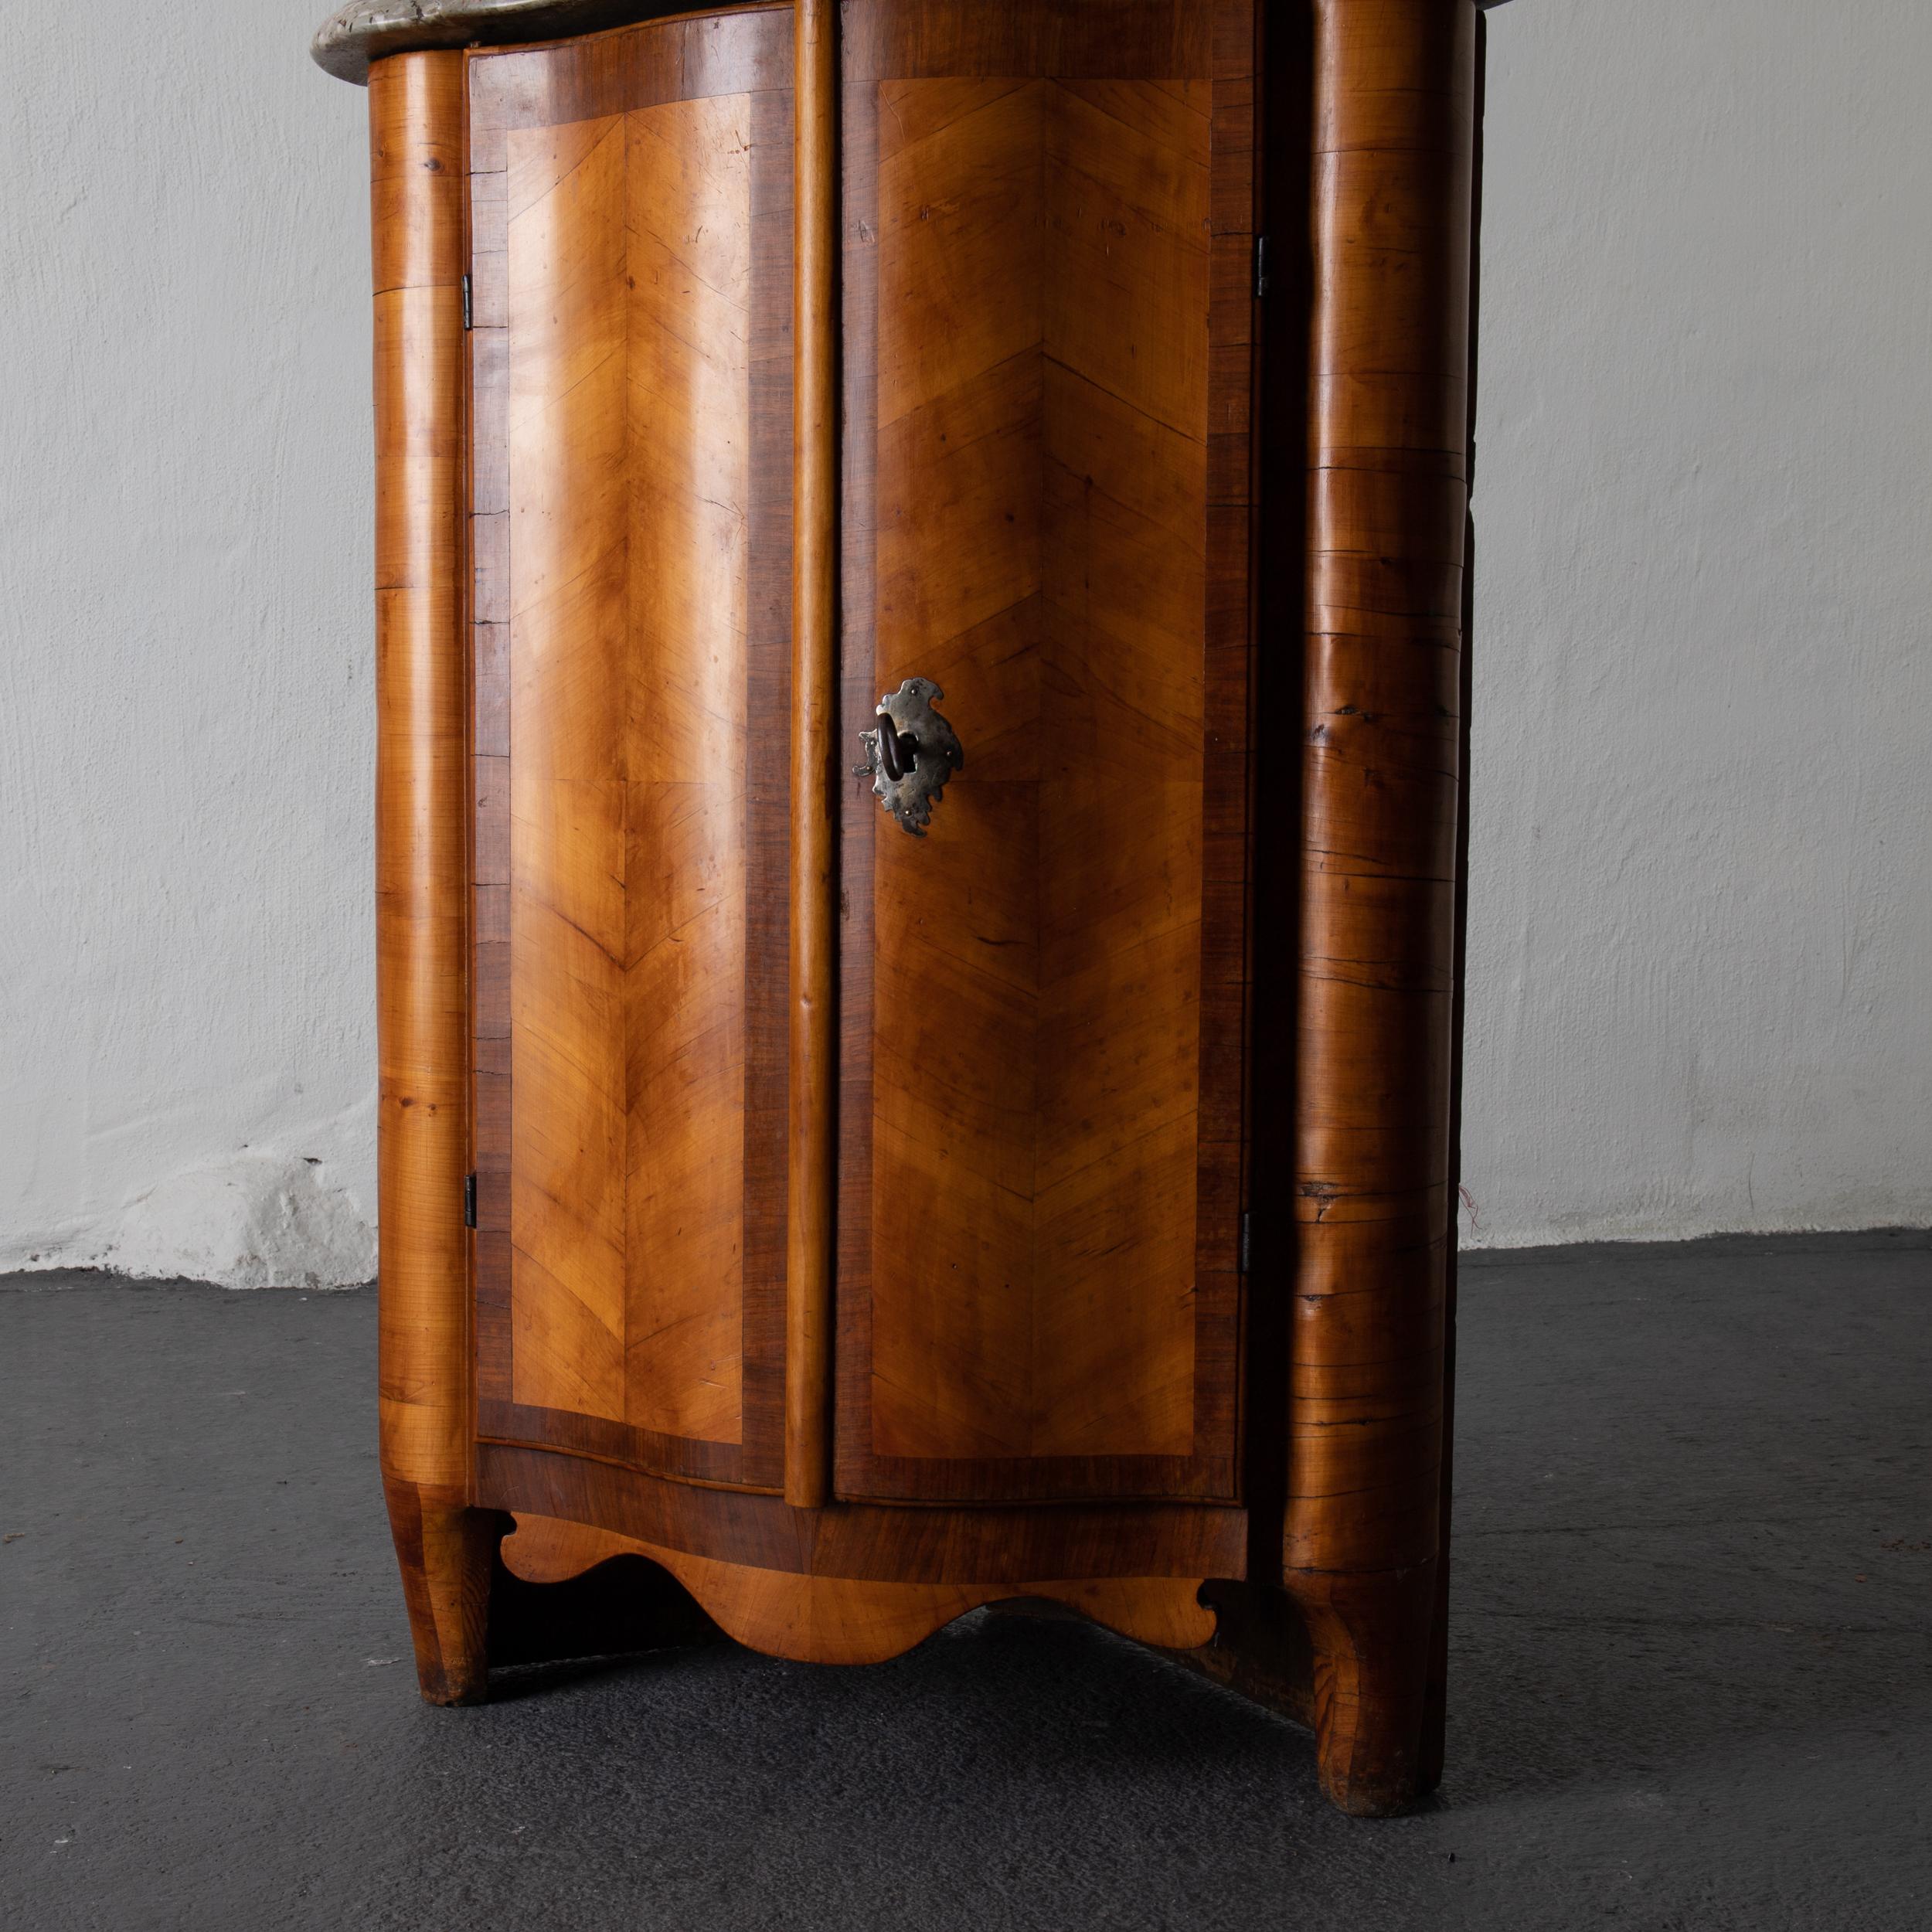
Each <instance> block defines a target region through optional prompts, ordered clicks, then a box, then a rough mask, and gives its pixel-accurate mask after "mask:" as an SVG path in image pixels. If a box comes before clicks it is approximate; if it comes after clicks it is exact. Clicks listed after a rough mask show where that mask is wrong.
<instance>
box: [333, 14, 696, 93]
mask: <svg viewBox="0 0 1932 1932" xmlns="http://www.w3.org/2000/svg"><path fill="white" fill-rule="evenodd" d="M691 5H692V0H349V5H346V6H345V7H342V8H341V9H338V11H337V12H334V13H332V14H331V15H329V17H328V19H326V20H325V21H324V22H322V24H321V26H320V27H319V28H318V29H317V30H316V34H315V39H314V40H312V41H311V43H309V49H308V50H309V53H311V55H312V56H314V58H315V64H316V66H318V67H320V68H321V70H323V71H324V72H325V73H332V74H333V75H335V77H336V79H337V80H348V81H352V82H353V83H355V85H356V86H357V87H364V86H366V85H367V84H368V81H369V63H370V62H371V61H372V60H381V59H382V58H383V56H385V55H386V54H392V53H415V52H417V51H420V50H421V49H425V48H431V47H469V46H478V45H482V46H489V45H492V44H495V43H502V42H507V41H518V40H562V39H566V38H568V37H569V36H570V35H573V34H579V33H597V32H601V31H602V30H603V29H604V28H606V27H624V26H631V24H632V23H633V22H636V21H639V20H648V19H651V18H652V17H653V16H654V15H658V14H665V13H683V12H689V9H690V7H691Z"/></svg>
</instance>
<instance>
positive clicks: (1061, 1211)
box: [316, 0, 1475, 1812]
mask: <svg viewBox="0 0 1932 1932" xmlns="http://www.w3.org/2000/svg"><path fill="white" fill-rule="evenodd" d="M1264 15H1265V16H1266V26H1267V33H1266V35H1265V36H1264V31H1263V29H1264ZM1474 43H1475V20H1474V15H1473V11H1472V9H1471V4H1470V0H1310V3H1309V4H1307V5H1298V6H1294V7H1289V8H1285V9H1281V8H1274V7H1266V8H1264V6H1262V5H1260V4H1259V3H1258V0H1113V4H1108V5H1101V4H1097V3H1096V0H1002V4H999V5H987V4H983V3H981V0H846V3H845V5H843V6H842V7H837V6H834V5H830V4H828V3H827V0H798V4H796V5H768V6H760V5H743V6H726V7H720V8H716V9H712V10H709V11H707V12H681V13H676V14H672V13H670V12H668V11H667V10H666V9H662V8H652V7H651V6H649V5H624V4H622V3H621V0H549V4H533V3H532V0H469V4H467V5H460V4H455V3H454V0H452V3H451V4H450V5H443V6H439V7H436V8H425V7H423V6H421V5H418V4H415V0H359V4H358V5H355V6H354V7H352V8H350V9H346V10H345V12H344V13H343V14H342V15H338V16H337V18H336V19H334V20H332V21H331V22H329V23H328V25H327V26H325V28H324V29H323V30H322V32H321V35H320V36H318V41H317V46H316V53H317V57H318V60H320V61H321V63H322V64H323V65H324V66H325V67H328V68H329V69H330V70H332V71H334V72H336V73H340V74H342V76H343V77H345V78H348V79H351V80H358V81H365V82H366V84H367V86H368V88H369V110H370V123H371V129H372V140H371V158H372V182H373V208H374V255H375V286H376V359H375V378H376V445H377V457H378V475H377V529H378V537H377V563H376V572H377V593H376V606H377V636H378V647H377V648H378V703H379V713H380V721H379V772H378V798H377V816H378V869H379V883H378V893H379V898H378V909H379V921H378V932H379V942H378V943H379V998H380V1036H381V1061H382V1065H381V1132H382V1148H381V1168H382V1199H381V1242H382V1283H381V1319H382V1371H381V1385H382V1386H381V1416H382V1442H383V1478H384V1482H385V1485H386V1491H387V1495H388V1501H389V1512H390V1515H391V1519H392V1522H393V1526H394V1529H395V1534H396V1546H397V1549H398V1551H399V1553H400V1558H401V1563H402V1570H403V1580H404V1583H405V1586H406V1590H407V1593H408V1598H409V1606H410V1616H411V1620H412V1623H413V1628H414V1633H415V1639H416V1648H417V1663H418V1666H419V1670H420V1677H421V1682H422V1687H423V1694H424V1695H425V1696H427V1697H429V1698H430V1699H434V1700H437V1701H439V1702H458V1701H467V1700H470V1699H475V1698H478V1697H480V1696H483V1695H484V1694H485V1692H486V1689H487V1685H488V1664H489V1661H490V1658H489V1640H488V1631H489V1628H490V1617H489V1597H490V1592H491V1588H492V1578H493V1577H496V1578H498V1579H499V1580H500V1579H501V1578H502V1577H504V1575H505V1573H508V1574H509V1576H511V1577H515V1578H518V1579H522V1580H524V1581H525V1582H526V1583H556V1582H560V1581H562V1580H565V1579H567V1578H570V1577H576V1576H578V1575H580V1574H581V1573H584V1572H586V1571H588V1570H592V1569H594V1568H595V1567H596V1566H598V1565H600V1564H601V1563H604V1562H606V1561H607V1560H609V1559H611V1558H612V1557H614V1556H623V1555H631V1556H642V1557H645V1558H646V1559H648V1560H649V1561H650V1562H651V1563H655V1564H656V1565H658V1566H661V1567H662V1570H665V1571H668V1573H670V1574H671V1575H672V1576H673V1577H675V1578H676V1579H677V1580H678V1581H679V1583H681V1584H682V1586H683V1587H684V1589H685V1590H686V1591H688V1592H689V1594H690V1596H691V1597H694V1598H695V1599H696V1601H697V1603H698V1604H700V1605H701V1606H702V1608H703V1609H704V1611H706V1612H707V1613H708V1614H709V1617H712V1618H713V1619H715V1620H716V1623H717V1624H719V1626H721V1627H722V1628H723V1629H724V1630H725V1631H726V1632H728V1633H729V1634H731V1635H732V1636H733V1637H735V1638H738V1639H740V1641H743V1642H745V1643H747V1644H749V1645H753V1646H756V1647H757V1648H760V1649H764V1650H767V1651H774V1652H777V1653H778V1654H781V1655H786V1656H791V1657H796V1658H806V1659H811V1660H815V1661H819V1662H841V1663H862V1662H869V1661H872V1660H876V1659H880V1658H886V1657H889V1656H891V1655H894V1654H896V1652H898V1651H903V1650H904V1649H906V1648H909V1647H910V1646H911V1645H914V1644H916V1643H917V1642H919V1641H920V1640H921V1639H922V1638H924V1637H926V1636H927V1635H928V1634H930V1632H931V1631H934V1630H935V1629H937V1628H938V1627H940V1625H941V1624H944V1623H945V1622H946V1621H948V1620H949V1619H951V1618H952V1617H957V1616H958V1615H959V1614H961V1613H962V1612H963V1611H967V1610H969V1609H971V1608H973V1607H975V1606H978V1605H980V1604H988V1603H991V1602H995V1601H997V1600H1003V1599H1011V1598H1016V1597H1019V1598H1048V1599H1053V1600H1057V1601H1059V1602H1060V1603H1061V1604H1065V1605H1068V1606H1070V1607H1073V1609H1074V1610H1076V1611H1079V1612H1080V1613H1082V1614H1085V1615H1087V1616H1089V1617H1093V1618H1094V1619H1096V1620H1097V1621H1100V1622H1101V1623H1103V1624H1107V1625H1108V1626H1110V1627H1111V1628H1114V1629H1115V1630H1117V1631H1121V1632H1123V1633H1124V1634H1127V1635H1128V1636H1130V1637H1132V1638H1138V1639H1139V1640H1140V1641H1143V1642H1145V1643H1148V1644H1151V1645H1158V1646H1161V1647H1162V1648H1164V1649H1165V1650H1168V1651H1172V1652H1174V1653H1175V1654H1177V1655H1180V1656H1182V1658H1184V1660H1185V1661H1187V1662H1191V1663H1192V1664H1193V1665H1196V1667H1198V1668H1202V1669H1204V1670H1206V1671H1208V1672H1210V1673H1211V1674H1213V1675H1215V1676H1216V1677H1218V1678H1219V1679H1221V1680H1222V1681H1223V1682H1227V1683H1230V1684H1231V1685H1233V1687H1234V1688H1236V1689H1240V1690H1243V1691H1245V1692H1248V1693H1249V1694H1250V1695H1252V1696H1257V1697H1258V1698H1260V1699H1263V1700H1264V1701H1266V1702H1269V1703H1270V1704H1272V1705H1274V1706H1276V1707H1277V1708H1280V1709H1286V1710H1287V1711H1289V1712H1291V1713H1292V1714H1294V1715H1295V1716H1298V1717H1300V1718H1301V1719H1304V1721H1306V1722H1308V1723H1311V1725H1312V1726H1314V1728H1315V1730H1316V1733H1317V1736H1318V1746H1319V1754H1320V1764H1321V1774H1322V1777H1323V1780H1324V1782H1325V1785H1326V1787H1327V1788H1328V1791H1329V1792H1330V1793H1331V1794H1332V1796H1333V1797H1334V1798H1335V1799H1336V1801H1338V1802H1339V1803H1340V1804H1343V1805H1344V1806H1345V1807H1346V1808H1349V1809H1350V1810H1352V1811H1363V1812H1379V1811H1387V1810H1391V1809H1393V1808H1398V1807H1400V1805H1401V1804H1404V1803H1406V1801H1409V1800H1410V1799H1411V1798H1413V1797H1414V1796H1415V1794H1417V1792H1418V1791H1420V1790H1422V1789H1424V1788H1427V1787H1429V1786H1430V1785H1431V1784H1434V1781H1435V1780H1436V1778H1437V1776H1438V1774H1439V1770H1440V1737H1441V1690H1442V1682H1441V1679H1442V1672H1441V1666H1440V1659H1441V1655H1442V1652H1443V1642H1444V1639H1443V1631H1444V1604H1445V1601H1446V1596H1445V1588H1444V1585H1445V1580H1446V1562H1447V1541H1446V1536H1447V1480H1446V1470H1447V1456H1446V1417H1447V1362H1448V1337H1449V1322H1450V1314H1449V1301H1450V1287H1451V1250H1452V1247H1453V1242H1452V1229H1453V1223H1452V1218H1451V1194H1452V1192H1453V1190H1452V1188H1451V1180H1452V1171H1451V1168H1452V1143H1451V1117H1452V1093H1453V1087H1454V1080H1453V1075H1454V1044H1455V1043H1454V966H1455V932H1456V922H1457V913H1456V906H1457V902H1458V885H1459V856H1458V770H1459V760H1460V755H1461V743H1462V709H1463V706H1462V702H1461V696H1462V688H1463V687H1462V679H1461V672H1460V665H1461V651H1460V644H1461V611H1462V569H1463V547H1464V522H1465V515H1466V508H1467V502H1466V482H1465V476H1466V466H1465V455H1466V450H1467V444H1468V429H1467V396H1468V354H1469V348H1468V267H1469V260H1468V257H1469V246H1470V196H1471V121H1472V114H1473V87H1472V74H1473V49H1474ZM506 1531H507V1532H508V1533H507V1534H506V1533H505V1532H506ZM499 1545H500V1548H499ZM499 1587H501V1586H499Z"/></svg>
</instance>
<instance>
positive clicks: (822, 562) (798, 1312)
mask: <svg viewBox="0 0 1932 1932" xmlns="http://www.w3.org/2000/svg"><path fill="white" fill-rule="evenodd" d="M793 26H794V34H795V36H796V43H795V46H796V61H797V65H796V70H795V72H796V81H795V87H796V101H795V105H796V113H797V120H796V123H795V125H796V130H797V133H796V140H797V149H796V153H797V175H796V179H795V182H794V192H795V194H796V196H797V200H796V203H795V206H796V210H797V220H798V233H797V244H796V253H795V255H794V264H795V266H794V274H795V276H796V278H797V280H796V283H795V288H796V295H795V299H794V318H793V326H794V331H795V334H794V355H795V357H796V359H797V362H796V376H795V386H794V392H793V393H794V404H793V408H794V417H793V421H794V459H793V460H794V463H795V464H796V469H795V471H794V481H793V506H794V545H795V549H794V558H793V566H792V569H793V577H792V612H793V617H792V622H793V647H792V648H793V657H792V681H793V682H792V689H793V704H794V716H793V720H792V799H793V811H794V818H793V828H792V848H791V896H792V903H791V1139H790V1145H791V1155H790V1172H789V1183H788V1186H787V1215H786V1226H787V1253H786V1264H787V1265H786V1291H785V1485H784V1488H785V1500H786V1501H787V1502H790V1503H792V1504H794V1505H797V1506H798V1507H799V1508H801V1509H811V1508H815V1507H817V1506H818V1505H821V1504H823V1503H825V1502H828V1501H829V1500H830V1498H831V1494H832V1482H831V1472H832V1277H833V1237H834V1228H835V1200H836V1197H837V1189H838V1177H837V1165H836V1162H837V1149H838V1139H837V1131H836V1121H835V1114H834V1107H835V1100H836V1096H837V1094H838V1024H837V1012H836V1009H835V998H836V988H837V985H838V906H837V894H838V797H839V794H838V743H837V740H838V328H839V318H838V207H839V199H840V184H839V148H838V0H798V5H797V6H796V7H795V9H794V15H793Z"/></svg>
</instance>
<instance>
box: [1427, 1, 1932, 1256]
mask: <svg viewBox="0 0 1932 1932" xmlns="http://www.w3.org/2000/svg"><path fill="white" fill-rule="evenodd" d="M1488 50H1489V58H1488V113H1487V119H1486V124H1485V141H1486V148H1485V159H1486V164H1487V173H1486V182H1485V196H1484V207H1483V230H1482V239H1483V275H1482V290H1481V330H1482V348H1481V386H1480V390H1479V396H1478V428H1477V462H1476V470H1475V522H1476V531H1477V539H1478V560H1477V571H1478V574H1477V580H1476V583H1477V588H1476V621H1475V631H1474V633H1473V645H1474V649H1475V687H1476V689H1475V714H1474V717H1475V723H1474V736H1475V748H1474V760H1473V775H1472V791H1471V812H1472V818H1473V830H1472V834H1471V848H1472V849H1471V931H1470V941H1469V980H1468V986H1469V995H1468V1075H1467V1085H1466V1089H1465V1093H1466V1110H1465V1112H1466V1121H1465V1131H1464V1163H1463V1171H1464V1182H1465V1183H1466V1185H1467V1186H1468V1191H1469V1192H1470V1194H1471V1196H1473V1197H1474V1199H1475V1202H1476V1206H1477V1210H1478V1217H1479V1223H1480V1226H1479V1227H1478V1229H1476V1230H1471V1228H1470V1226H1469V1224H1468V1220H1467V1218H1465V1223H1464V1239H1465V1240H1469V1239H1471V1238H1474V1239H1475V1240H1483V1241H1495V1242H1499V1243H1523V1242H1536V1241H1549V1240H1569V1239H1573V1238H1575V1237H1577V1236H1585V1235H1590V1236H1623V1235H1635V1234H1657V1235H1664V1234H1668V1235H1684V1234H1696V1233H1705V1232H1708V1231H1709V1230H1716V1229H1788V1228H1798V1227H1825V1228H1845V1227H1861V1226H1873V1225H1876V1224H1881V1223H1910V1224H1913V1225H1917V1226H1923V1225H1924V1224H1925V1223H1927V1220H1928V1219H1932V491H1928V488H1927V481H1926V451H1927V448H1928V447H1932V371H1928V366H1927V362H1928V352H1932V116H1928V115H1927V113H1926V111H1925V107H1924V90H1925V87H1926V84H1927V80H1928V78H1932V7H1928V6H1927V5H1925V4H1924V0H1865V4H1862V5H1859V6H1855V7H1821V6H1818V5H1816V4H1815V0H1695V3H1694V4H1693V3H1692V0H1624V3H1623V4H1621V5H1617V6H1614V7H1612V6H1589V5H1562V4H1558V0H1510V4H1509V5H1505V6H1502V7H1499V8H1498V9H1495V11H1493V12H1491V13H1490V14H1489V15H1488Z"/></svg>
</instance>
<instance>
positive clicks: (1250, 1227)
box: [1237, 1214, 1254, 1274]
mask: <svg viewBox="0 0 1932 1932" xmlns="http://www.w3.org/2000/svg"><path fill="white" fill-rule="evenodd" d="M1253 1253H1254V1216H1253V1215H1252V1214H1243V1216H1241V1253H1240V1260H1239V1261H1238V1263H1237V1266H1238V1267H1240V1271H1241V1273H1242V1274H1247V1271H1248V1263H1249V1261H1250V1259H1251V1258H1252V1257H1253Z"/></svg>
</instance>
